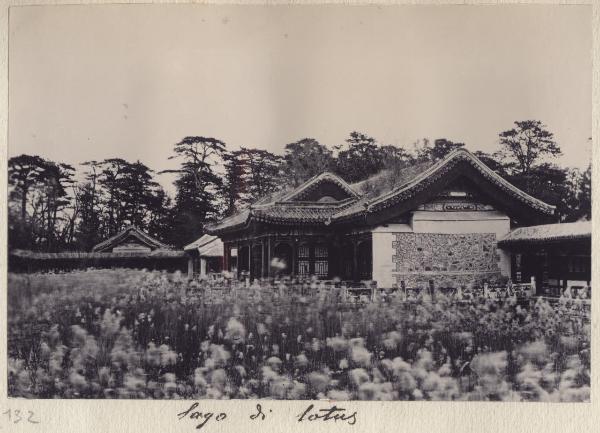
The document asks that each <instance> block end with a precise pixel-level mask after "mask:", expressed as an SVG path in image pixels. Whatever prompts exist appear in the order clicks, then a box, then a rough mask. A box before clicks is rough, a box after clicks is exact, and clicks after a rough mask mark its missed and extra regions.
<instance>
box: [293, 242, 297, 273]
mask: <svg viewBox="0 0 600 433" xmlns="http://www.w3.org/2000/svg"><path fill="white" fill-rule="evenodd" d="M297 250H298V242H296V239H292V276H296V255H297V254H298V251H297Z"/></svg>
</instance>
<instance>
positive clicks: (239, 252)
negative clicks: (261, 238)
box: [235, 241, 242, 280]
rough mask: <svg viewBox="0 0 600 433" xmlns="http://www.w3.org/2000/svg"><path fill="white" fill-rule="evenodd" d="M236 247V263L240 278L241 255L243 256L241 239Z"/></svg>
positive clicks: (238, 277) (237, 274) (237, 275)
mask: <svg viewBox="0 0 600 433" xmlns="http://www.w3.org/2000/svg"><path fill="white" fill-rule="evenodd" d="M236 248H237V265H236V272H235V273H236V277H237V279H238V280H239V279H240V267H241V266H240V257H241V252H242V251H241V248H240V243H239V241H238V242H236Z"/></svg>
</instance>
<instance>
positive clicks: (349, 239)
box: [207, 149, 555, 287]
mask: <svg viewBox="0 0 600 433" xmlns="http://www.w3.org/2000/svg"><path fill="white" fill-rule="evenodd" d="M554 220H555V219H554V207H553V206H551V205H548V204H546V203H544V202H542V201H540V200H538V199H536V198H534V197H532V196H530V195H528V194H526V193H525V192H523V191H521V190H520V189H518V188H517V187H515V186H514V185H512V184H510V183H509V182H508V181H506V180H505V179H503V178H502V177H501V176H499V175H498V174H497V173H495V172H494V171H493V170H491V169H490V168H489V167H487V166H486V165H485V164H484V163H483V162H481V161H480V160H479V159H478V158H477V157H476V156H475V155H473V154H472V153H470V152H469V151H467V150H465V149H458V150H455V151H453V152H452V153H450V154H448V155H447V156H446V157H445V158H444V159H443V160H440V161H438V162H434V163H432V162H428V163H423V164H415V165H413V166H410V167H407V168H405V169H404V170H403V171H401V172H400V173H398V172H391V171H384V172H382V173H379V174H377V175H375V176H373V177H371V178H369V179H367V180H365V181H362V182H359V183H355V184H348V183H347V182H345V181H344V180H343V179H341V178H340V177H339V176H336V175H335V174H332V173H323V174H321V175H318V176H316V177H314V178H312V179H310V180H308V181H306V182H305V183H303V184H302V185H300V186H298V187H296V188H288V189H284V190H282V191H278V192H275V193H273V194H271V195H269V196H267V197H264V198H262V199H260V200H259V201H257V202H256V203H254V204H253V205H252V206H250V207H249V208H247V209H244V210H242V211H240V212H239V213H237V214H234V215H232V216H230V217H228V218H225V219H223V220H222V221H220V222H219V223H217V224H214V225H212V226H209V227H207V231H208V232H209V233H210V234H211V235H214V236H218V237H219V238H220V239H221V240H222V241H223V245H224V257H223V266H224V269H225V270H229V271H232V270H234V269H235V271H236V273H237V274H238V276H249V277H250V278H251V279H254V278H264V277H273V276H282V275H292V276H298V277H303V276H309V275H315V276H317V277H318V278H321V279H332V278H335V277H339V278H341V279H342V280H353V281H363V280H370V281H376V282H377V285H378V286H379V287H394V286H395V287H400V286H401V285H405V286H407V287H413V286H422V285H426V284H435V286H436V287H458V286H463V285H470V284H474V283H479V282H483V281H487V282H493V281H496V280H502V279H505V280H506V279H508V278H510V277H511V276H513V267H514V264H513V261H514V260H513V259H512V258H511V254H510V250H504V249H500V248H499V245H498V241H499V240H500V239H506V236H507V235H508V234H509V233H511V230H514V229H518V228H522V227H528V226H534V225H539V224H546V223H549V222H554ZM234 261H235V263H236V267H235V268H234V266H233V263H234Z"/></svg>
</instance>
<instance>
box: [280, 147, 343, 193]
mask: <svg viewBox="0 0 600 433" xmlns="http://www.w3.org/2000/svg"><path fill="white" fill-rule="evenodd" d="M283 159H284V161H285V175H286V178H288V179H289V180H290V181H291V182H292V184H293V185H294V186H298V185H300V184H301V183H302V182H304V181H306V180H308V179H310V178H311V177H314V176H317V175H319V174H321V173H323V172H324V171H328V170H331V168H332V166H333V161H334V159H333V154H332V152H331V150H329V149H328V148H327V146H324V145H322V144H321V143H319V142H318V141H317V140H315V139H314V138H303V139H302V140H298V141H296V142H294V143H289V144H286V145H285V154H284V156H283Z"/></svg>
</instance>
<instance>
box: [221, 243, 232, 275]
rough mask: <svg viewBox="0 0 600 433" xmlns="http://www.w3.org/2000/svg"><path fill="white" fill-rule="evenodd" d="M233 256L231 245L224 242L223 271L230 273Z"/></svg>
mask: <svg viewBox="0 0 600 433" xmlns="http://www.w3.org/2000/svg"><path fill="white" fill-rule="evenodd" d="M230 254H231V249H230V245H229V243H227V242H223V262H222V263H221V266H222V268H223V269H222V270H223V271H229V260H230V259H229V256H230Z"/></svg>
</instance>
